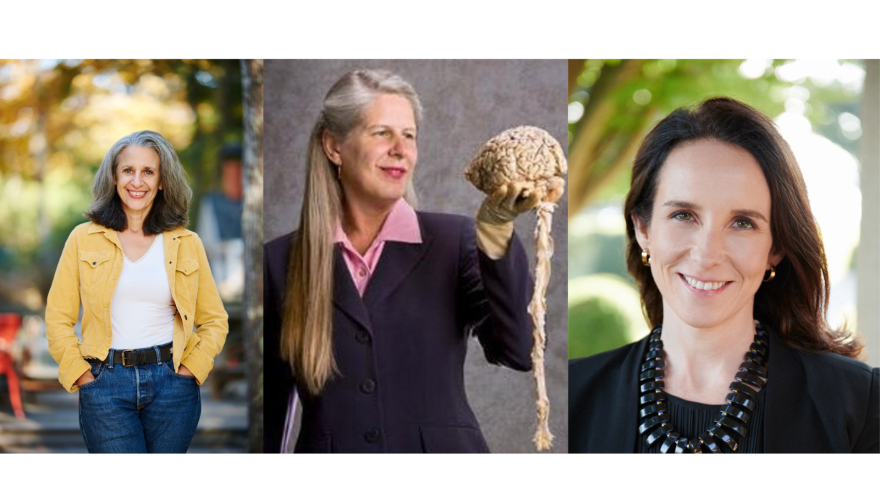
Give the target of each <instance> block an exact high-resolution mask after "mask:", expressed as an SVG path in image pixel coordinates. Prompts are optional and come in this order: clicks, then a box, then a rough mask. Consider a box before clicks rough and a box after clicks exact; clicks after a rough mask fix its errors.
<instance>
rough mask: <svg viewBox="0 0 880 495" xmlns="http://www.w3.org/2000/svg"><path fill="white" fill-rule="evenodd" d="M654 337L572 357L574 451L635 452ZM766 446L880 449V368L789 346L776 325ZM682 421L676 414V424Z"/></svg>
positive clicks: (571, 446)
mask: <svg viewBox="0 0 880 495" xmlns="http://www.w3.org/2000/svg"><path fill="white" fill-rule="evenodd" d="M647 344H648V337H645V338H644V339H642V340H641V341H639V342H635V343H633V344H630V345H628V346H625V347H621V348H619V349H615V350H613V351H608V352H603V353H602V354H598V355H596V356H591V357H588V358H582V359H575V360H572V361H569V365H568V414H569V416H568V417H569V450H570V452H577V453H599V452H614V453H633V452H635V451H636V448H637V443H636V442H637V441H639V440H640V439H639V435H638V410H639V397H638V395H639V392H638V373H639V366H640V364H641V362H642V360H643V359H644V356H645V349H646V348H647ZM770 362H771V367H770V380H769V381H768V382H767V391H766V397H765V400H766V401H767V402H766V404H765V406H764V407H765V410H764V428H763V429H764V439H763V442H764V452H803V453H807V452H810V453H816V452H823V453H824V452H880V368H873V369H872V368H871V367H870V366H868V365H867V364H865V363H862V362H860V361H857V360H855V359H851V358H847V357H843V356H839V355H837V354H831V353H809V352H805V351H800V350H797V349H793V348H791V347H789V346H787V345H786V344H785V343H784V342H782V340H781V339H780V338H779V336H778V335H777V334H776V332H774V331H772V330H771V331H770ZM674 421H675V419H674V418H673V422H674Z"/></svg>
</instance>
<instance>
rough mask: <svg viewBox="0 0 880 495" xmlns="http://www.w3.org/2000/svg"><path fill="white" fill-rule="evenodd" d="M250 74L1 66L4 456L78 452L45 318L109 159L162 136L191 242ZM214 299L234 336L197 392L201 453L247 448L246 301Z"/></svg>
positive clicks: (121, 63)
mask: <svg viewBox="0 0 880 495" xmlns="http://www.w3.org/2000/svg"><path fill="white" fill-rule="evenodd" d="M245 66H246V64H242V63H241V62H240V61H238V60H22V61H16V60H5V61H4V60H0V315H13V316H7V317H6V318H7V320H8V321H9V323H8V324H6V325H5V327H3V328H0V452H3V451H4V450H6V451H12V452H22V451H85V445H84V444H83V442H82V437H81V435H80V432H79V423H78V419H77V396H78V394H68V393H67V392H64V391H63V390H62V389H61V387H60V385H59V384H58V382H57V364H56V363H55V361H54V360H53V359H52V357H51V356H50V355H49V354H48V344H47V341H46V338H45V333H46V330H45V324H44V320H43V318H44V315H45V301H46V295H47V293H48V291H49V288H50V286H51V283H52V278H53V276H54V273H55V268H56V266H57V262H58V259H59V257H60V254H61V250H62V248H63V246H64V242H65V241H66V239H67V237H68V235H69V234H70V232H71V230H72V229H73V227H74V226H76V225H78V224H80V223H83V222H85V221H87V219H86V218H85V217H83V214H82V213H83V211H85V209H86V207H87V206H88V204H89V202H90V199H91V184H92V180H93V178H94V174H95V172H96V171H97V168H98V166H99V165H100V163H101V160H102V159H103V157H104V155H105V154H106V152H107V150H109V148H110V146H111V145H112V144H113V143H115V142H116V141H117V140H119V139H120V138H122V137H123V136H125V135H128V134H130V133H132V132H135V131H139V130H144V129H148V130H153V131H156V132H159V133H160V134H162V135H163V136H165V137H166V138H167V139H168V140H169V141H170V142H171V144H172V145H173V146H174V148H175V150H176V151H177V152H178V155H179V157H180V160H181V162H182V163H183V166H184V168H185V169H186V171H187V173H188V175H189V181H190V186H191V187H192V189H193V193H194V197H193V202H192V205H191V208H190V225H189V228H190V229H191V230H197V226H199V220H200V218H199V209H200V204H201V200H202V198H204V197H205V196H206V195H207V193H209V192H215V191H219V190H220V189H221V163H220V161H221V149H223V147H224V146H225V145H230V144H239V145H241V144H243V141H244V138H245V130H244V123H243V121H244V117H245V115H244V108H243V104H242V85H243V74H244V73H243V67H245ZM245 72H246V71H245ZM259 107H260V111H261V110H262V103H261V102H260V105H259ZM260 119H261V116H260ZM261 189H262V185H261V184H260V190H261ZM260 200H261V198H260ZM260 242H261V241H260ZM239 258H241V254H239ZM215 275H216V269H215ZM221 289H222V287H221ZM221 293H222V294H221V295H222V296H223V298H224V304H225V306H226V309H227V312H228V313H229V315H230V333H229V336H228V339H227V342H226V346H225V348H224V350H223V353H222V354H221V355H220V356H219V357H218V358H217V360H216V362H215V369H214V371H213V372H212V374H211V376H210V378H209V379H208V380H207V381H206V383H205V385H204V386H203V388H202V400H203V401H204V402H205V405H204V407H203V409H202V419H201V422H200V424H199V430H198V432H197V434H196V438H195V439H194V441H193V445H192V447H191V450H196V451H199V450H201V451H245V450H247V448H248V439H247V437H248V432H247V427H248V420H247V415H248V414H247V413H248V396H247V390H248V384H247V376H246V375H247V373H246V368H247V366H245V364H244V363H243V361H244V345H243V328H242V327H243V325H242V294H241V289H240V288H239V289H238V290H234V289H233V290H227V291H225V292H224V291H223V290H221ZM2 321H4V320H0V322H2ZM77 331H78V332H79V328H78V325H77ZM4 356H5V359H6V361H7V364H8V365H7V369H6V370H5V371H4V369H3V362H4V361H3V359H4ZM10 363H11V364H10ZM9 367H12V368H13V370H14V371H15V372H16V373H17V375H18V377H19V381H20V383H21V388H22V395H23V399H24V413H25V418H20V417H19V418H17V417H16V416H15V415H14V411H13V407H12V404H11V402H10V394H9V393H8V392H10V390H9V387H8V385H7V383H8V377H9V372H8V371H9V370H8V368H9ZM260 388H262V386H261V385H260Z"/></svg>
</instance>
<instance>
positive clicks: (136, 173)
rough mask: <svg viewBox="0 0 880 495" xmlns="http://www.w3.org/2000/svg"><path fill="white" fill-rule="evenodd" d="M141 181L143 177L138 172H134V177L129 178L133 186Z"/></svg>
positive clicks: (136, 185) (141, 182)
mask: <svg viewBox="0 0 880 495" xmlns="http://www.w3.org/2000/svg"><path fill="white" fill-rule="evenodd" d="M143 183H144V178H143V177H142V176H141V174H140V172H135V174H134V177H133V178H132V179H131V185H133V186H135V187H140V185H141V184H143Z"/></svg>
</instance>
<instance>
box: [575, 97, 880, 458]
mask: <svg viewBox="0 0 880 495" xmlns="http://www.w3.org/2000/svg"><path fill="white" fill-rule="evenodd" d="M624 215H625V217H626V223H627V236H628V239H629V246H628V250H627V267H628V270H629V273H630V274H632V276H633V277H634V278H635V280H636V283H637V284H638V287H639V292H640V295H641V299H642V303H643V305H644V309H645V312H646V315H647V319H648V320H649V322H650V324H651V326H652V327H653V328H654V330H653V331H652V332H651V333H650V335H649V336H648V337H646V338H645V339H643V340H641V341H639V342H636V343H633V344H630V345H628V346H625V347H622V348H620V349H616V350H613V351H609V352H606V353H602V354H599V355H596V356H592V357H589V358H584V359H577V360H573V361H571V363H570V364H569V418H570V449H571V451H572V452H637V453H641V452H643V453H654V452H662V453H672V452H676V453H691V452H693V453H701V452H715V453H721V452H724V453H729V452H736V453H742V452H745V453H755V452H878V451H880V393H878V392H880V390H878V387H880V369H878V368H873V369H872V368H871V367H870V366H868V365H866V364H864V363H862V362H860V361H858V360H857V359H856V358H857V357H859V355H860V352H861V350H862V347H863V345H862V343H861V340H860V339H859V338H858V336H857V335H856V334H855V332H850V331H848V330H846V329H833V328H831V327H830V326H829V324H828V322H827V320H826V307H827V305H828V286H829V280H828V267H827V262H826V259H825V251H824V248H823V246H822V240H821V237H820V234H819V229H818V226H817V224H816V221H815V220H814V218H813V214H812V211H811V210H810V204H809V201H808V199H807V188H806V185H805V183H804V180H803V177H802V176H801V172H800V169H799V167H798V165H797V161H796V160H795V158H794V155H793V154H792V152H791V149H790V148H789V146H788V144H787V143H786V142H785V140H784V139H783V138H782V136H781V135H780V134H779V132H778V131H777V129H776V128H775V126H774V124H773V122H772V121H771V120H770V119H769V118H767V117H766V116H765V115H763V114H761V113H760V112H758V111H757V110H755V109H754V108H751V107H749V106H748V105H745V104H743V103H740V102H738V101H735V100H732V99H729V98H712V99H709V100H706V101H704V102H702V103H701V104H699V105H697V106H696V107H695V108H692V109H678V110H676V111H675V112H673V113H672V114H670V115H669V116H668V117H666V118H665V119H663V120H662V121H661V122H660V123H658V124H657V126H656V127H654V129H653V130H652V131H651V132H650V133H649V134H648V136H647V137H646V138H645V140H644V142H643V143H642V145H641V147H640V148H639V151H638V153H637V155H636V159H635V163H634V165H633V173H632V183H631V189H630V192H629V194H628V195H627V198H626V204H625V207H624ZM771 364H772V365H771Z"/></svg>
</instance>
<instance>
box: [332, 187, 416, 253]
mask: <svg viewBox="0 0 880 495" xmlns="http://www.w3.org/2000/svg"><path fill="white" fill-rule="evenodd" d="M384 241H395V242H405V243H407V244H421V243H422V231H421V230H420V229H419V220H418V216H417V215H416V210H414V209H413V207H412V206H410V204H409V203H407V202H406V200H404V199H403V198H401V199H398V200H397V202H396V203H394V206H393V207H392V208H391V211H390V212H389V213H388V216H387V217H385V222H384V223H382V228H381V229H379V233H378V234H377V235H376V239H375V240H374V241H373V244H376V243H378V242H384ZM333 242H341V243H343V244H345V245H349V244H350V242H349V240H348V236H347V235H345V231H343V230H342V223H341V222H340V221H339V220H336V230H335V232H334V235H333Z"/></svg>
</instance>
